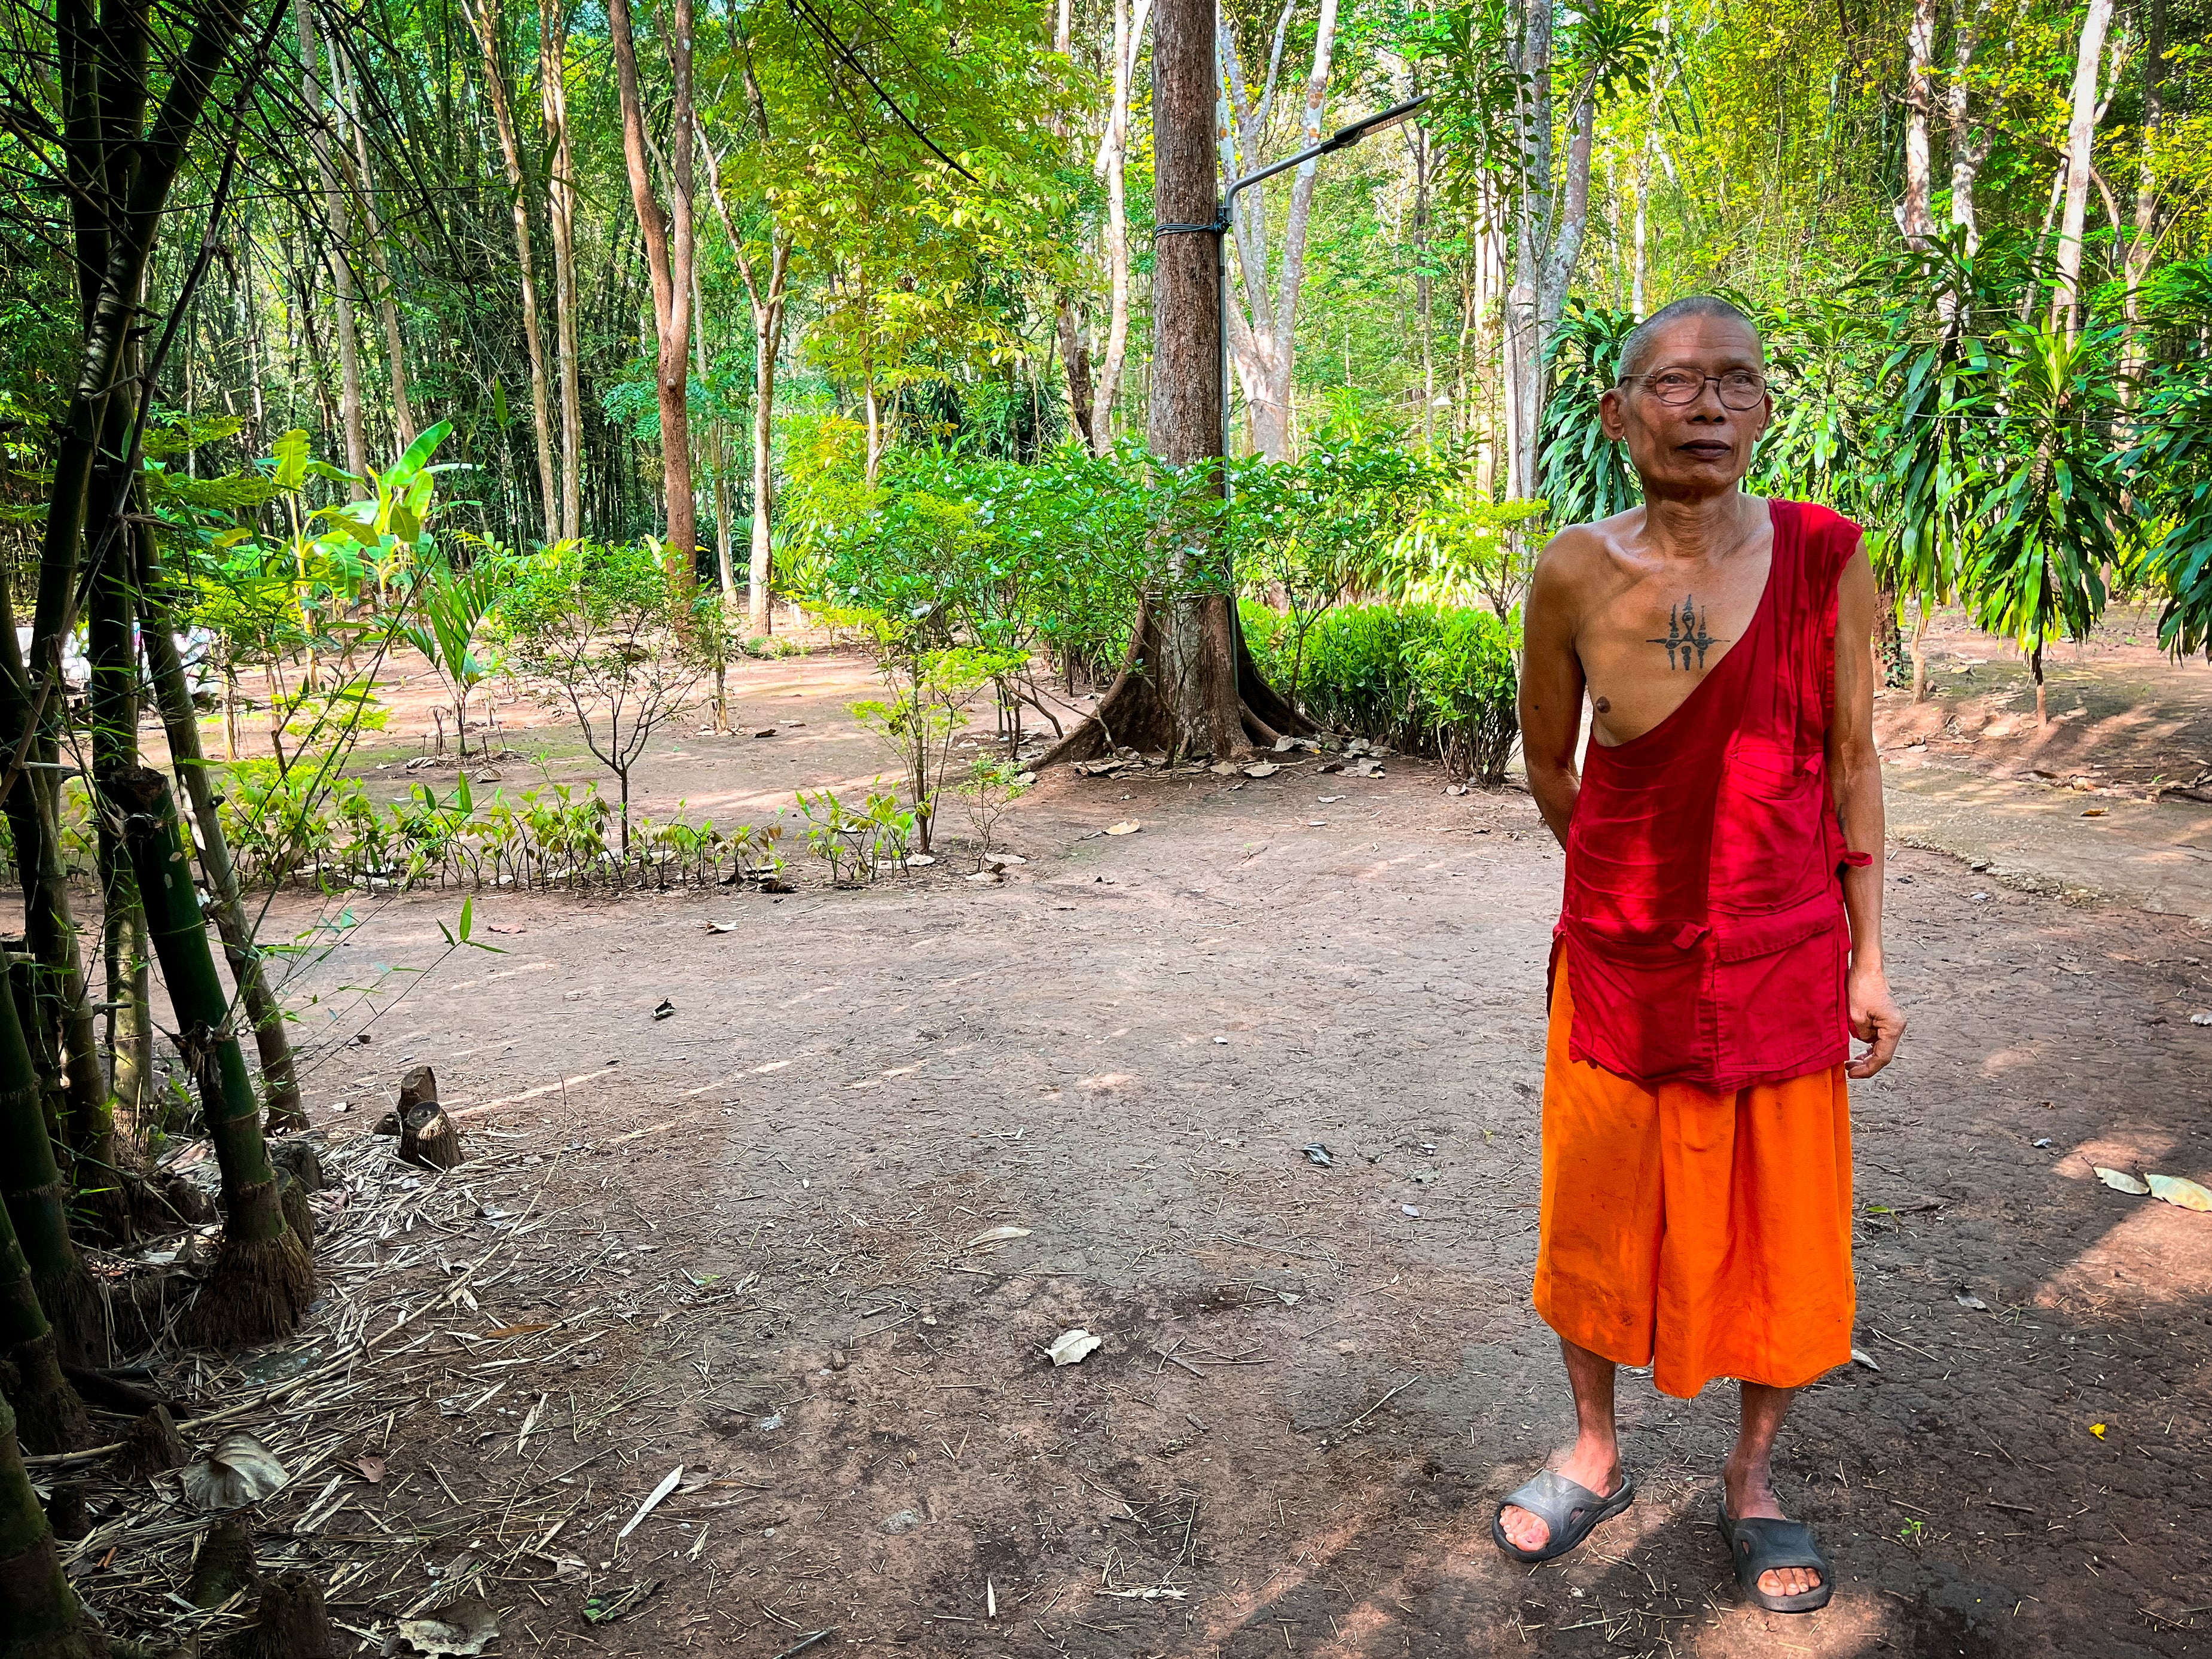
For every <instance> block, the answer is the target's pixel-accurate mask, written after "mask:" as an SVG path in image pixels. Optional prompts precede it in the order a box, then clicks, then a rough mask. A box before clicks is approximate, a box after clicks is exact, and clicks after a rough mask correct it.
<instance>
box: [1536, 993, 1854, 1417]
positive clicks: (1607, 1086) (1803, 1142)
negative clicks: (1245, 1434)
mask: <svg viewBox="0 0 2212 1659" xmlns="http://www.w3.org/2000/svg"><path fill="white" fill-rule="evenodd" d="M1557 974H1558V976H1557V978H1556V979H1555V980H1554V981H1553V992H1552V1023H1551V1034H1550V1039H1549V1041H1548V1042H1547V1046H1546V1051H1545V1056H1544V1194H1543V1212H1542V1221H1541V1230H1540V1239H1539V1243H1538V1246H1537V1252H1536V1311H1537V1313H1538V1314H1540V1315H1541V1316H1542V1317H1543V1319H1544V1322H1545V1323H1547V1325H1549V1326H1550V1327H1551V1328H1553V1330H1555V1331H1557V1332H1558V1333H1559V1334H1560V1335H1561V1336H1563V1337H1565V1339H1566V1340H1568V1341H1570V1342H1571V1343H1573V1344H1575V1345H1576V1346H1577V1347H1583V1348H1587V1349H1589V1351H1590V1352H1592V1353H1595V1354H1598V1355H1601V1357H1603V1358H1607V1359H1610V1360H1613V1362H1614V1363H1615V1364H1622V1365H1646V1364H1648V1365H1650V1366H1651V1368H1652V1372H1651V1379H1652V1381H1653V1383H1655V1384H1656V1385H1657V1387H1658V1388H1659V1389H1660V1390H1661V1392H1662V1393H1665V1394H1671V1395H1677V1396H1679V1397H1680V1398H1683V1399H1688V1398H1690V1397H1691V1396H1692V1395H1695V1394H1696V1393H1697V1392H1698V1390H1699V1389H1701V1388H1703V1387H1704V1386H1705V1384H1706V1383H1709V1382H1711V1380H1712V1379H1713V1378H1715V1377H1717V1376H1726V1377H1735V1378H1737V1379H1739V1380H1740V1381H1742V1382H1746V1383H1766V1384H1768V1385H1770V1386H1771V1387H1774V1388H1778V1389H1794V1388H1798V1387H1801V1386H1802V1385H1803V1384H1805V1383H1810V1382H1812V1381H1813V1380H1814V1378H1816V1377H1818V1376H1820V1375H1821V1373H1823V1372H1824V1371H1827V1370H1832V1369H1833V1368H1834V1367H1836V1366H1838V1365H1841V1364H1845V1363H1846V1362H1847V1361H1849V1359H1850V1357H1851V1318H1852V1315H1853V1312H1854V1310H1855V1305H1856V1297H1855V1291H1854V1287H1853V1285H1852V1279H1851V1126H1850V1096H1849V1091H1848V1090H1847V1088H1846V1086H1845V1084H1844V1068H1843V1067H1842V1066H1830V1067H1828V1068H1827V1069H1826V1070H1824V1071H1820V1072H1815V1073H1811V1074H1810V1075H1808V1076H1805V1077H1799V1078H1793V1079H1790V1081H1788V1082H1786V1083H1770V1084H1760V1085H1755V1086H1753V1087H1751V1088H1747V1089H1739V1090H1736V1091H1734V1092H1733V1093H1730V1094H1714V1093H1711V1091H1707V1090H1704V1089H1700V1088H1698V1087H1696V1086H1695V1085H1691V1084H1684V1083H1662V1084H1661V1085H1659V1086H1658V1087H1657V1088H1656V1089H1652V1088H1646V1087H1644V1085H1641V1084H1638V1083H1632V1082H1631V1081H1629V1080H1628V1079H1626V1078H1621V1077H1616V1076H1614V1075H1613V1073H1610V1072H1607V1071H1605V1070H1604V1069H1602V1068H1601V1067H1599V1066H1592V1065H1590V1064H1589V1063H1588V1062H1586V1061H1579V1060H1572V1059H1570V1058H1569V1057H1568V1054H1567V1030H1568V1026H1569V1024H1570V1023H1571V1020H1572V1018H1573V1014H1574V1009H1573V1004H1572V1002H1571V1000H1570V998H1569V996H1568V993H1567V969H1566V962H1565V953H1564V952H1562V953H1561V956H1560V960H1559V968H1558V970H1557Z"/></svg>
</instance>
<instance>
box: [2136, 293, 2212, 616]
mask: <svg viewBox="0 0 2212 1659" xmlns="http://www.w3.org/2000/svg"><path fill="white" fill-rule="evenodd" d="M2144 301H2145V304H2144V311H2145V314H2146V316H2147V318H2148V319H2150V322H2151V325H2152V326H2153V327H2154V328H2155V329H2157V330H2158V331H2160V332H2162V333H2165V334H2166V335H2167V336H2168V337H2171V338H2172V339H2173V340H2174V342H2175V344H2174V349H2172V350H2171V351H2168V352H2160V353H2158V354H2156V355H2155V357H2154V361H2158V362H2162V363H2163V365H2164V367H2162V368H2160V369H2159V370H2158V371H2157V372H2156V377H2155V379H2154V380H2153V381H2152V383H2151V385H2150V386H2148V387H2146V388H2144V389H2143V390H2144V395H2143V396H2142V398H2141V401H2140V403H2139V405H2138V407H2139V410H2140V414H2139V417H2138V421H2137V425H2136V438H2135V443H2134V446H2133V447H2131V448H2130V450H2129V452H2128V454H2127V457H2126V462H2127V468H2128V473H2129V477H2130V481H2131V483H2132V487H2133V488H2134V489H2135V491H2136V504H2137V507H2139V509H2141V511H2142V517H2143V519H2144V520H2146V521H2147V522H2148V523H2149V524H2150V525H2151V526H2154V529H2153V534H2152V537H2151V539H2150V544H2149V545H2148V547H2147V548H2146V549H2145V550H2144V559H2143V567H2144V574H2146V575H2148V577H2149V578H2150V579H2151V580H2153V581H2154V582H2155V583H2157V584H2158V586H2160V587H2161V588H2163V589H2164V590H2165V592H2166V607H2165V609H2164V611H2162V612H2161V613H2160V617H2159V619H2158V641H2159V643H2160V645H2162V646H2164V647H2166V649H2167V650H2169V651H2172V652H2174V653H2177V654H2181V653H2195V652H2198V651H2204V652H2208V653H2212V361H2208V359H2207V357H2206V356H2205V353H2204V349H2203V345H2204V342H2205V340H2206V339H2207V338H2208V337H2212V261H2207V260H2202V259H2199V260H2194V261H2191V262H2190V263H2187V264H2174V265H2170V266H2168V267H2167V268H2166V270H2164V271H2163V272H2161V273H2160V276H2159V277H2158V278H2157V280H2156V281H2155V282H2154V283H2153V284H2152V285H2151V287H2150V289H2148V291H2147V293H2146V294H2145V295H2144Z"/></svg>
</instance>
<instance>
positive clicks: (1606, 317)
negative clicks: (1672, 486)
mask: <svg viewBox="0 0 2212 1659" xmlns="http://www.w3.org/2000/svg"><path fill="white" fill-rule="evenodd" d="M1635 326H1636V319H1635V318H1634V317H1633V316H1632V315H1631V314H1630V313H1628V312H1626V311H1617V310H1613V309H1612V308H1610V307H1605V306H1593V305H1589V304H1587V303H1586V302H1584V301H1582V300H1579V299H1570V300H1569V301H1567V308H1566V314H1565V316H1563V317H1561V318H1560V319H1559V329H1558V331H1556V332H1555V333H1553V336H1552V340H1551V344H1550V346H1549V348H1548V349H1547V361H1548V363H1549V367H1550V369H1551V379H1552V400H1551V402H1550V403H1548V404H1546V405H1545V406H1544V424H1543V429H1542V431H1541V434H1540V435H1539V437H1538V442H1539V443H1540V445H1541V448H1540V449H1539V451H1538V455H1537V465H1538V467H1539V469H1540V471H1539V474H1538V476H1539V477H1541V478H1542V479H1543V489H1544V499H1545V500H1546V501H1549V502H1550V503H1551V507H1552V513H1551V521H1552V523H1553V524H1554V525H1568V524H1588V523H1590V522H1591V521H1593V520H1598V519H1608V518H1611V517H1612V516H1613V514H1614V513H1623V512H1626V511H1627V509H1628V508H1630V507H1634V506H1636V505H1637V504H1638V502H1640V501H1642V500H1643V499H1644V493H1643V490H1642V489H1641V487H1640V486H1639V485H1638V483H1637V480H1636V475H1635V473H1634V472H1632V471H1630V470H1629V465H1628V455H1627V452H1626V450H1625V449H1624V448H1623V447H1622V446H1620V445H1619V444H1616V443H1615V442H1613V440H1612V439H1610V438H1608V437H1607V436H1606V435H1605V428H1603V427H1602V426H1601V425H1600V424H1599V423H1598V413H1597V405H1598V399H1599V398H1601V397H1603V396H1604V395H1605V393H1606V392H1607V391H1609V390H1610V389H1611V388H1612V387H1613V386H1615V385H1616V384H1618V383H1619V381H1620V348H1621V346H1622V344H1623V343H1625V342H1626V340H1627V338H1628V335H1629V331H1630V330H1632V329H1633V328H1634V327H1635Z"/></svg>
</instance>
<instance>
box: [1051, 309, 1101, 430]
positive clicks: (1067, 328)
mask: <svg viewBox="0 0 2212 1659" xmlns="http://www.w3.org/2000/svg"><path fill="white" fill-rule="evenodd" d="M1058 329H1059V336H1060V368H1061V371H1062V372H1063V373H1064V374H1066V377H1067V423H1068V424H1069V425H1070V426H1072V427H1073V428H1075V431H1076V433H1077V435H1079V437H1081V438H1082V440H1083V443H1084V447H1085V448H1086V449H1095V448H1097V442H1098V440H1097V436H1096V435H1095V433H1094V431H1093V429H1092V423H1093V422H1095V421H1096V420H1097V397H1098V394H1097V390H1096V388H1095V387H1094V386H1092V384H1091V346H1090V343H1089V342H1088V341H1086V340H1085V338H1084V337H1083V327H1082V325H1081V324H1080V323H1079V322H1078V321H1077V319H1076V315H1075V301H1074V299H1073V297H1072V296H1071V295H1068V294H1067V293H1066V291H1065V290H1063V291H1062V292H1061V294H1060V310H1059V316H1058Z"/></svg>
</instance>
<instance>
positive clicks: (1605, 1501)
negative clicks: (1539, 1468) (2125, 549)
mask: <svg viewBox="0 0 2212 1659" xmlns="http://www.w3.org/2000/svg"><path fill="white" fill-rule="evenodd" d="M1635 1501H1636V1483H1635V1482H1634V1481H1633V1480H1630V1479H1629V1478H1628V1476H1627V1474H1626V1473H1623V1474H1622V1475H1621V1477H1620V1491H1619V1492H1615V1493H1613V1496H1612V1497H1610V1498H1606V1497H1602V1496H1601V1495H1600V1494H1598V1493H1596V1492H1592V1491H1591V1490H1590V1489H1589V1487H1588V1486H1577V1484H1576V1483H1575V1482H1574V1481H1572V1480H1568V1479H1567V1478H1566V1476H1565V1475H1563V1474H1554V1473H1553V1471H1552V1470H1550V1469H1546V1470H1545V1471H1544V1472H1543V1473H1542V1474H1540V1475H1538V1476H1537V1477H1536V1478H1535V1479H1534V1480H1531V1481H1530V1482H1528V1485H1527V1486H1523V1487H1522V1488H1521V1490H1520V1491H1518V1492H1515V1493H1513V1494H1512V1495H1511V1496H1510V1497H1509V1498H1506V1499H1505V1500H1504V1502H1503V1503H1501V1504H1498V1513H1497V1514H1495V1515H1493V1516H1491V1517H1490V1536H1491V1539H1492V1541H1493V1542H1495V1543H1496V1544H1497V1546H1498V1548H1499V1549H1501V1550H1503V1551H1504V1552H1505V1553H1506V1554H1508V1555H1510V1556H1511V1557H1512V1558H1513V1559H1515V1560H1516V1561H1518V1562H1521V1563H1522V1565H1528V1566H1533V1565H1535V1564H1536V1563H1537V1562H1539V1561H1550V1560H1553V1559H1557V1558H1558V1557H1559V1556H1562V1555H1565V1553H1567V1552H1568V1551H1569V1550H1571V1549H1572V1548H1574V1547H1575V1546H1576V1545H1577V1544H1579V1543H1581V1542H1582V1541H1583V1539H1585V1538H1587V1537H1589V1535H1590V1534H1591V1533H1593V1532H1595V1530H1596V1529H1597V1528H1598V1526H1599V1524H1600V1523H1601V1522H1606V1521H1610V1520H1612V1519H1613V1516H1616V1515H1619V1514H1620V1512H1621V1511H1622V1510H1625V1509H1626V1508H1627V1507H1628V1506H1629V1505H1630V1504H1632V1503H1634V1502H1635ZM1509 1509H1516V1510H1528V1513H1529V1514H1531V1515H1533V1516H1535V1517H1536V1518H1537V1519H1538V1520H1539V1521H1541V1522H1543V1523H1544V1525H1545V1527H1546V1528H1547V1529H1548V1531H1547V1535H1546V1537H1545V1540H1544V1547H1543V1548H1541V1549H1540V1550H1524V1549H1522V1547H1520V1546H1519V1545H1518V1544H1516V1543H1515V1542H1514V1541H1512V1540H1511V1539H1510V1538H1508V1537H1507V1536H1506V1535H1505V1511H1506V1510H1509Z"/></svg>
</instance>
